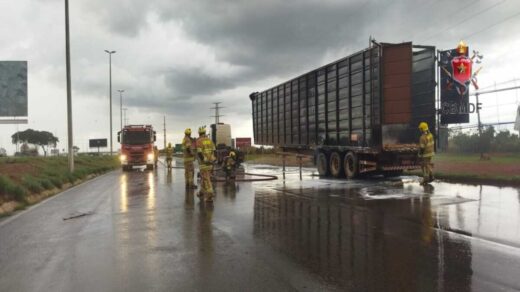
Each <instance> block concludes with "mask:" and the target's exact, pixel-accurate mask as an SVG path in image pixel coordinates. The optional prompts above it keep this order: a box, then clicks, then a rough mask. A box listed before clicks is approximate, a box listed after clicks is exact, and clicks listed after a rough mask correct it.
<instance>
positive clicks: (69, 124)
mask: <svg viewBox="0 0 520 292" xmlns="http://www.w3.org/2000/svg"><path fill="white" fill-rule="evenodd" d="M65 59H66V67H67V134H68V135H67V136H68V137H67V139H68V151H69V172H73V171H74V149H72V147H73V145H72V144H73V143H72V91H71V82H70V37H69V0H65Z"/></svg>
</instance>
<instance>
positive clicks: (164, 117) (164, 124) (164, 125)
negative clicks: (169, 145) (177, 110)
mask: <svg viewBox="0 0 520 292" xmlns="http://www.w3.org/2000/svg"><path fill="white" fill-rule="evenodd" d="M163 130H164V149H166V116H163Z"/></svg>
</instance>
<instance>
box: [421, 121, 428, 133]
mask: <svg viewBox="0 0 520 292" xmlns="http://www.w3.org/2000/svg"><path fill="white" fill-rule="evenodd" d="M419 130H421V131H423V132H426V131H428V124H427V123H426V122H421V123H420V124H419Z"/></svg>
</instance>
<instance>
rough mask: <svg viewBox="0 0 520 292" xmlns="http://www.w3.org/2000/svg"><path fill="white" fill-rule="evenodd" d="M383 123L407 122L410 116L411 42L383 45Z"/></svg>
mask: <svg viewBox="0 0 520 292" xmlns="http://www.w3.org/2000/svg"><path fill="white" fill-rule="evenodd" d="M383 54H384V55H383V68H384V69H383V80H384V85H383V96H384V97H385V99H384V101H383V123H384V124H387V125H388V124H408V123H410V120H411V117H412V84H411V82H412V78H411V75H412V44H411V43H405V44H399V45H384V51H383Z"/></svg>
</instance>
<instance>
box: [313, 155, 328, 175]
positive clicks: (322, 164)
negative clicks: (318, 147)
mask: <svg viewBox="0 0 520 292" xmlns="http://www.w3.org/2000/svg"><path fill="white" fill-rule="evenodd" d="M316 168H317V169H318V173H319V175H320V176H328V175H329V174H330V169H329V160H328V159H327V155H325V153H323V152H320V153H319V154H318V157H316Z"/></svg>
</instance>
